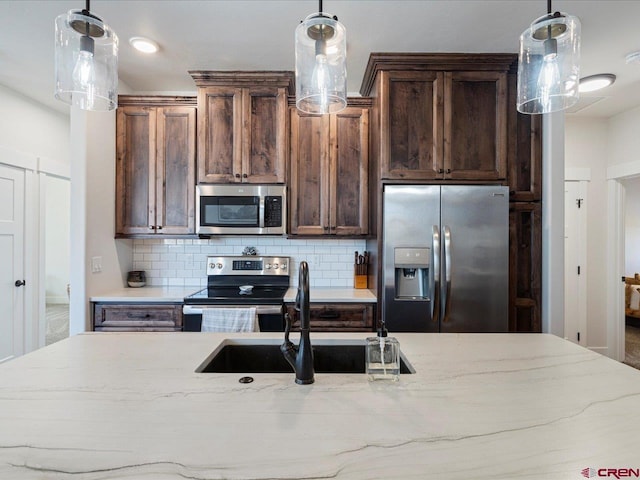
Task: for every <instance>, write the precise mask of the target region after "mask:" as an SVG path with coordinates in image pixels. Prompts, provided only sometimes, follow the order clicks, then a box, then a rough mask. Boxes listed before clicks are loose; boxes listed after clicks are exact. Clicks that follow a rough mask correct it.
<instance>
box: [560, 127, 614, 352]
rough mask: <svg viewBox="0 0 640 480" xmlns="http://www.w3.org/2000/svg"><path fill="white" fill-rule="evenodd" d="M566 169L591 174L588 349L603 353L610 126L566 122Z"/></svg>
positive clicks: (588, 233) (588, 249) (588, 193)
mask: <svg viewBox="0 0 640 480" xmlns="http://www.w3.org/2000/svg"><path fill="white" fill-rule="evenodd" d="M565 134H566V136H565V168H567V169H569V168H585V169H589V171H590V178H591V181H590V182H589V184H588V186H587V201H588V208H587V259H588V270H587V275H588V277H587V332H588V335H587V341H588V342H589V344H588V347H590V348H593V349H596V350H602V349H605V348H606V345H607V322H606V320H607V315H606V289H604V288H603V285H604V282H605V279H606V276H607V270H606V267H607V263H606V262H607V234H606V221H605V216H606V205H607V185H606V173H607V158H608V156H609V150H608V122H607V120H604V119H590V118H576V117H572V116H570V115H568V116H567V117H566V120H565Z"/></svg>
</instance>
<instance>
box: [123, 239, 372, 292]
mask: <svg viewBox="0 0 640 480" xmlns="http://www.w3.org/2000/svg"><path fill="white" fill-rule="evenodd" d="M247 246H252V247H256V249H257V250H258V255H270V256H287V257H291V269H290V275H291V285H292V286H297V285H298V265H299V263H300V262H301V261H303V260H306V262H307V263H308V264H309V274H310V275H309V276H310V278H309V283H310V285H311V286H312V287H338V288H340V287H346V288H352V287H353V253H354V252H355V251H356V250H357V251H359V252H362V251H363V250H364V249H365V241H364V240H290V239H286V238H279V237H266V236H263V237H256V236H248V237H220V238H216V239H210V240H182V239H159V240H156V239H136V240H134V241H133V270H144V271H145V272H146V276H147V285H150V286H157V287H160V286H167V287H183V286H184V287H189V286H194V287H206V285H207V274H206V260H207V256H208V255H242V251H243V250H244V248H245V247H247Z"/></svg>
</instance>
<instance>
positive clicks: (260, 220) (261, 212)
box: [258, 195, 265, 228]
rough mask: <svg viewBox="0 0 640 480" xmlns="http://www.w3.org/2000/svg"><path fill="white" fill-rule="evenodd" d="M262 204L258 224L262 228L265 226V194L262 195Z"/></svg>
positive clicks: (259, 209)
mask: <svg viewBox="0 0 640 480" xmlns="http://www.w3.org/2000/svg"><path fill="white" fill-rule="evenodd" d="M259 198H260V206H259V208H258V226H259V227H260V228H264V208H265V207H264V203H265V200H264V199H265V196H264V195H260V197H259Z"/></svg>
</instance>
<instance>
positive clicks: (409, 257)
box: [394, 247, 431, 300]
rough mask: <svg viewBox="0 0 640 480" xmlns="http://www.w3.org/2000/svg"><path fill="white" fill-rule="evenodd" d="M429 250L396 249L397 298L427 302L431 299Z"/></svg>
mask: <svg viewBox="0 0 640 480" xmlns="http://www.w3.org/2000/svg"><path fill="white" fill-rule="evenodd" d="M430 258H431V249H429V248H406V247H405V248H395V249H394V267H395V298H396V299H398V300H402V299H407V300H409V299H410V300H422V299H424V300H427V299H428V298H429V295H430V292H429V281H428V279H429V263H430Z"/></svg>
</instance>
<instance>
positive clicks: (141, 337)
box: [0, 332, 640, 480]
mask: <svg viewBox="0 0 640 480" xmlns="http://www.w3.org/2000/svg"><path fill="white" fill-rule="evenodd" d="M365 336H366V335H364V334H335V333H333V334H319V333H316V334H314V333H313V332H312V334H311V338H312V343H313V341H314V340H316V341H319V340H320V339H322V338H325V339H334V340H343V341H344V340H357V341H359V340H362V339H364V338H365ZM396 337H397V338H398V339H399V341H400V344H401V350H402V352H403V354H404V355H405V356H406V358H407V360H408V361H409V363H410V364H411V366H412V367H413V368H414V369H415V373H414V374H403V375H401V379H400V381H399V382H369V381H367V379H366V376H365V375H363V374H358V375H356V374H339V375H336V374H319V373H316V376H315V383H314V384H312V385H308V386H300V385H296V384H295V383H294V375H293V373H291V374H252V375H251V376H252V377H253V378H254V381H253V382H252V383H239V382H238V380H239V378H240V377H241V376H243V375H240V374H217V373H195V372H194V371H195V369H196V368H197V367H198V366H199V365H200V364H201V363H202V362H203V361H204V360H205V359H206V358H207V357H208V356H209V355H210V354H211V353H212V351H213V350H214V349H215V348H216V347H217V346H218V345H219V344H220V343H221V342H222V341H223V340H224V339H225V338H234V339H237V338H239V339H243V340H245V339H276V338H278V340H279V337H278V336H274V335H273V334H266V333H263V334H214V333H182V332H180V333H87V334H82V335H77V336H74V337H71V338H69V339H66V340H63V341H61V342H58V343H56V344H54V345H51V346H49V347H46V348H43V349H41V350H38V351H35V352H33V353H30V354H28V355H26V356H24V357H21V358H17V359H15V360H12V361H10V362H7V363H5V364H2V365H0V478H2V479H3V480H8V479H71V478H73V479H141V478H149V479H154V480H158V479H184V478H189V479H312V478H313V479H315V478H345V479H356V478H357V479H360V478H369V479H382V478H388V479H405V478H407V479H408V478H415V479H424V478H434V479H436V478H437V479H465V480H468V479H483V478H486V479H489V478H491V479H494V478H503V479H515V478H536V479H537V478H544V479H546V480H548V479H579V478H584V477H583V474H582V473H581V472H582V470H583V469H585V468H586V469H589V468H591V469H593V470H592V471H589V470H587V471H586V473H587V475H589V474H593V475H592V476H593V477H598V474H599V473H600V474H606V473H607V471H608V470H612V471H615V473H616V474H618V473H620V472H622V470H614V469H632V470H631V472H632V473H633V472H634V470H633V469H638V468H640V451H639V450H638V440H637V438H638V432H640V408H639V405H640V371H637V370H634V369H633V368H631V367H628V366H626V365H623V364H620V363H617V362H615V361H613V360H610V359H608V358H606V357H604V356H601V355H599V354H597V353H594V352H591V351H589V350H587V349H584V348H582V347H580V346H577V345H574V344H572V343H569V342H567V341H565V340H562V339H560V338H557V337H554V336H551V335H536V334H495V335H494V334H415V333H414V334H397V335H396ZM294 340H296V341H297V339H294ZM601 476H602V475H601ZM610 478H615V477H611V476H610ZM620 478H622V477H620ZM631 478H635V477H631Z"/></svg>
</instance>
